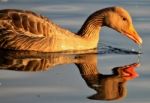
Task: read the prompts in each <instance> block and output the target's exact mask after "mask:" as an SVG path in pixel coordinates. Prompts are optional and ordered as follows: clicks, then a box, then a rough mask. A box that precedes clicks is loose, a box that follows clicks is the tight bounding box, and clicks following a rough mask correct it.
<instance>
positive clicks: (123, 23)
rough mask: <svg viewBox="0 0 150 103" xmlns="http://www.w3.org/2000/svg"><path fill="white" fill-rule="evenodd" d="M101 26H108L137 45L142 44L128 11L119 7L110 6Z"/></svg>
mask: <svg viewBox="0 0 150 103" xmlns="http://www.w3.org/2000/svg"><path fill="white" fill-rule="evenodd" d="M103 26H108V27H110V28H113V29H114V30H116V31H118V32H120V33H122V34H123V35H125V36H127V37H128V38H129V39H131V40H133V41H134V42H135V43H137V44H138V45H141V44H142V39H141V37H140V36H139V35H138V33H137V32H136V30H135V28H134V25H133V23H132V19H131V17H130V15H129V13H128V12H127V11H126V10H125V9H123V8H121V7H111V8H109V10H108V12H107V13H105V16H104V22H103Z"/></svg>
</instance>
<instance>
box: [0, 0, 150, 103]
mask: <svg viewBox="0 0 150 103" xmlns="http://www.w3.org/2000/svg"><path fill="white" fill-rule="evenodd" d="M1 1H3V2H0V9H4V8H17V9H26V10H32V11H35V12H37V13H40V14H42V15H45V16H47V17H48V18H50V19H51V20H52V21H53V22H55V23H57V24H59V25H60V26H62V27H64V28H67V29H69V30H71V31H73V32H77V31H78V30H79V29H80V27H81V25H82V24H83V22H84V21H85V20H86V18H87V17H88V16H89V15H90V14H91V13H93V12H94V11H96V10H99V9H101V8H104V7H108V6H121V7H124V8H125V9H127V10H128V11H129V12H130V14H131V16H132V17H133V23H134V25H135V28H136V30H137V32H138V33H139V34H140V36H141V37H142V38H143V49H142V52H143V54H141V55H134V53H133V54H132V53H131V54H129V53H120V52H117V53H113V52H111V53H104V54H103V53H99V54H86V55H69V56H67V55H66V54H61V55H58V54H46V55H44V56H43V54H36V53H25V55H24V54H22V53H20V52H18V53H14V52H13V53H8V54H7V53H6V52H7V51H1V52H0V53H1V54H0V55H1V57H0V63H1V64H0V68H1V69H6V68H9V69H10V70H0V91H1V92H0V103H106V102H112V103H149V101H150V86H149V85H150V69H149V67H150V59H149V58H150V55H149V53H150V47H149V45H150V40H149V39H150V36H149V33H150V12H149V10H150V6H149V5H150V1H149V0H136V1H133V0H132V1H131V0H121V1H119V0H75V1H71V0H61V1H57V0H55V1H54V0H8V1H7V0H6V1H7V2H6V1H5V0H1ZM100 40H101V43H105V44H106V45H109V46H112V47H117V48H122V49H123V50H132V49H133V48H134V49H135V50H136V51H137V50H138V47H137V45H135V44H134V43H133V42H132V41H131V40H128V39H127V38H126V37H124V36H122V35H120V34H119V33H117V32H116V31H114V30H112V29H110V28H107V27H104V28H102V31H101V38H100ZM99 47H101V45H100V46H99ZM115 50H116V49H115ZM100 51H101V49H100ZM106 51H107V50H106ZM3 54H5V55H8V56H7V57H6V58H3V57H2V56H4V55H3ZM9 54H10V55H9ZM29 54H30V55H29ZM22 55H23V56H22ZM37 55H38V56H39V55H41V57H37ZM74 63H76V65H77V66H76V65H75V64H74ZM133 63H135V64H133ZM11 64H15V65H14V66H12V65H11ZM27 64H28V65H27ZM58 64H63V65H58ZM22 65H25V66H24V67H23V68H24V69H21V68H22ZM54 65H56V66H54ZM126 65H128V66H126ZM137 65H138V67H137ZM46 67H48V69H47V70H45V68H46ZM115 67H119V68H115ZM113 68H115V69H113ZM134 68H135V70H136V72H135V71H134ZM34 69H35V70H36V71H37V72H34V71H35V70H34ZM112 69H113V70H114V72H113V73H112ZM14 70H19V71H14ZM85 70H86V73H88V72H89V73H91V74H89V75H88V76H84V75H83V74H84V73H83V72H84V71H85ZM88 70H89V71H88ZM128 70H130V72H131V73H129V72H127V71H128ZM40 71H42V72H40ZM79 71H80V72H79ZM92 73H93V74H92ZM94 73H98V75H95V74H94ZM128 73H129V74H130V77H128ZM124 75H126V76H124ZM137 75H139V76H138V77H137ZM95 90H96V91H97V92H96V91H95Z"/></svg>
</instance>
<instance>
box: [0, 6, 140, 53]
mask: <svg viewBox="0 0 150 103" xmlns="http://www.w3.org/2000/svg"><path fill="white" fill-rule="evenodd" d="M102 26H108V27H110V28H113V29H114V30H116V31H118V32H121V33H123V34H124V35H126V36H127V37H128V38H130V39H132V40H133V41H134V42H136V43H137V44H141V43H142V39H141V38H140V37H139V35H138V34H137V32H136V31H135V29H134V26H133V24H132V20H131V17H130V16H129V14H128V12H127V11H126V10H124V9H123V8H121V7H109V8H105V9H102V10H99V11H96V12H95V13H93V14H92V15H90V16H89V17H88V19H87V20H86V21H85V23H84V24H83V26H82V27H81V29H80V30H79V31H78V33H77V34H74V33H72V32H70V31H68V30H65V29H63V28H61V27H59V26H58V25H56V24H54V23H53V22H51V21H49V20H48V19H47V18H45V17H42V16H40V15H37V14H35V13H33V12H31V11H23V10H14V9H7V10H6V9H5V10H0V47H1V48H7V49H16V50H34V51H42V52H58V51H64V50H86V49H93V48H96V47H97V44H98V40H99V32H100V29H101V27H102Z"/></svg>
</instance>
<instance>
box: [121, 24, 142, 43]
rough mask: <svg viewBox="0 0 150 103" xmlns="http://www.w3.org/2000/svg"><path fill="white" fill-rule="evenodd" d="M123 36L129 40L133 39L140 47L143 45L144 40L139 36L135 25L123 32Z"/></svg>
mask: <svg viewBox="0 0 150 103" xmlns="http://www.w3.org/2000/svg"><path fill="white" fill-rule="evenodd" d="M123 34H125V35H126V36H127V37H128V38H130V39H132V40H133V41H134V42H135V43H137V44H138V45H141V44H142V38H141V37H140V36H139V35H138V33H137V32H136V30H135V29H134V26H133V25H131V26H130V28H129V29H128V30H126V31H123Z"/></svg>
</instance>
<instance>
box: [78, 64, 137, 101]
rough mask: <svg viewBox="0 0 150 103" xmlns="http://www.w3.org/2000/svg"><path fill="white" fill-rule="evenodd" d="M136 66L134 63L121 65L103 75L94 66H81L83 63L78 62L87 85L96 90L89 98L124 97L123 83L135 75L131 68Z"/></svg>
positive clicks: (110, 98)
mask: <svg viewBox="0 0 150 103" xmlns="http://www.w3.org/2000/svg"><path fill="white" fill-rule="evenodd" d="M81 65H82V66H81ZM84 65H85V64H84ZM91 65H92V64H91ZM137 66H138V64H137V63H134V64H130V65H126V66H122V67H116V68H114V69H113V70H112V71H113V74H110V75H103V74H99V73H98V71H97V68H95V70H94V68H89V67H94V66H84V68H83V64H80V66H79V65H78V67H82V68H79V69H80V73H81V74H82V77H83V79H84V80H85V81H86V83H87V85H88V86H89V87H90V88H92V89H94V90H96V92H97V93H96V94H94V95H92V96H90V97H88V98H89V99H94V100H116V99H120V98H123V97H125V96H126V94H127V89H126V85H125V84H126V82H127V80H131V79H133V78H135V77H137V73H136V72H135V71H134V70H133V69H135V67H137ZM95 67H96V66H95ZM81 71H82V72H81ZM94 71H95V72H94ZM96 72H97V73H96ZM90 73H91V74H90ZM92 73H94V74H92ZM86 74H88V75H86ZM89 74H90V75H89Z"/></svg>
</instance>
